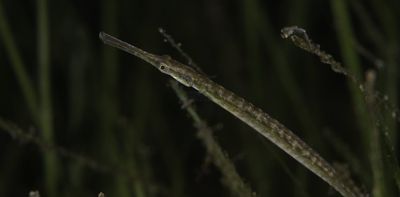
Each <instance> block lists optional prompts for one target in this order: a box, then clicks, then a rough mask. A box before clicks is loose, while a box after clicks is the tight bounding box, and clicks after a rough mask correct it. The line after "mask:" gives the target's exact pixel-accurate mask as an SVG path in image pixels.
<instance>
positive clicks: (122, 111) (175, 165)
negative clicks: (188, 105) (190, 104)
mask: <svg viewBox="0 0 400 197" xmlns="http://www.w3.org/2000/svg"><path fill="white" fill-rule="evenodd" d="M291 25H297V26H300V27H302V28H305V29H306V30H307V32H308V34H309V36H310V37H311V38H312V39H313V40H314V41H315V42H317V43H319V44H320V45H321V48H323V49H324V50H326V51H328V52H330V53H331V54H333V55H334V56H335V57H336V59H338V60H340V61H341V62H342V63H343V65H344V66H345V67H346V68H348V69H349V70H350V71H352V73H353V74H354V76H357V77H359V78H360V79H361V80H363V79H364V76H365V73H366V71H367V70H373V71H374V72H376V74H377V79H376V83H375V85H376V86H375V88H376V91H377V92H380V94H381V95H382V97H384V98H386V97H387V98H388V99H389V100H390V102H391V105H392V106H383V107H382V105H378V104H377V105H376V106H375V107H376V108H379V110H372V111H371V109H370V108H368V107H366V105H367V104H366V103H364V102H365V99H363V96H362V94H360V92H359V91H357V87H356V86H354V85H355V84H352V83H351V82H348V83H347V81H348V79H347V78H346V77H344V76H342V75H338V74H336V73H334V72H332V71H331V70H330V68H329V66H327V65H324V64H322V63H321V62H319V60H318V59H317V58H315V57H314V56H312V55H310V54H307V53H304V51H302V50H299V49H298V48H296V47H295V46H294V45H292V44H291V43H290V42H288V41H287V40H283V39H281V38H280V29H281V28H283V27H285V26H291ZM159 27H163V28H165V29H166V30H167V32H168V33H169V34H171V35H172V36H173V37H174V38H175V39H176V40H179V41H180V42H181V43H182V48H183V49H184V50H185V52H186V53H188V54H190V55H191V56H192V58H193V59H194V60H195V61H196V63H197V64H198V65H199V66H200V67H201V68H202V69H203V70H204V71H205V72H206V73H208V74H209V76H211V77H212V78H213V80H215V81H217V82H218V83H220V84H222V85H224V86H225V87H226V88H228V89H230V90H233V91H234V92H236V93H237V94H239V95H241V96H243V97H244V98H246V99H248V100H249V101H252V102H253V103H254V104H256V105H257V106H259V107H261V108H262V109H264V110H265V111H266V112H267V113H269V114H270V115H271V116H273V117H275V118H276V119H278V120H279V121H281V122H282V123H283V124H284V125H286V126H287V127H288V128H290V129H291V130H293V131H294V132H295V133H296V134H298V135H299V136H300V137H301V138H302V139H304V141H306V142H307V143H309V144H310V145H311V146H312V147H313V148H314V149H316V150H317V151H318V152H320V153H321V155H322V156H323V157H324V158H325V159H327V160H328V161H329V162H331V163H337V164H339V165H338V166H345V167H344V168H343V167H342V168H341V169H345V170H344V171H345V173H350V174H351V176H352V177H353V178H355V179H356V180H357V182H358V183H359V185H362V186H363V188H364V189H365V190H366V191H368V192H370V193H372V194H373V196H375V197H379V196H398V195H399V187H397V186H396V181H395V179H396V178H397V181H398V180H400V179H399V177H396V175H397V174H398V173H397V172H398V171H396V168H397V169H398V166H397V165H398V164H397V163H396V161H395V159H394V158H393V157H390V158H388V157H386V155H388V154H389V153H388V152H387V151H390V150H388V149H391V148H393V150H394V154H393V155H395V154H396V153H397V139H398V135H397V122H396V121H394V119H393V118H392V116H393V110H392V109H394V108H395V107H396V106H397V102H398V90H399V86H398V84H399V77H398V66H399V65H400V64H399V61H400V59H399V57H400V54H399V50H400V49H399V46H400V45H399V43H400V42H399V38H400V37H399V30H400V29H399V28H400V1H396V0H383V1H382V0H380V1H378V0H365V1H357V0H331V2H328V1H318V0H297V1H289V0H284V1H261V0H242V1H239V0H238V1H228V0H203V1H183V0H170V1H162V0H158V1H156V0H150V1H144V0H136V1H127V0H119V1H115V0H102V1H78V0H72V1H71V0H57V1H46V0H37V1H23V0H0V93H1V97H0V119H2V120H8V121H10V122H12V123H13V124H15V125H17V126H18V127H19V128H21V129H22V130H23V131H25V132H27V133H28V134H33V135H35V136H38V137H39V138H40V139H42V140H43V141H41V143H48V144H55V145H56V146H57V147H62V150H64V151H65V150H67V152H68V154H63V153H60V151H59V149H58V148H54V147H52V146H40V143H39V146H38V144H37V143H36V144H35V143H34V142H32V141H29V140H28V141H26V140H25V141H24V140H23V139H22V138H23V137H18V136H19V135H15V133H14V136H13V135H9V133H7V132H0V161H1V162H0V196H27V195H28V192H29V191H31V190H39V191H41V194H42V196H60V197H61V196H95V195H96V194H97V193H99V192H100V191H101V192H104V193H105V194H106V195H107V196H118V197H125V196H138V197H150V196H174V197H179V196H229V195H230V193H229V191H227V190H226V188H225V187H224V186H223V184H222V183H221V181H220V179H221V173H220V172H219V170H218V168H216V167H214V166H213V165H210V164H209V163H208V162H207V161H208V160H207V157H208V156H207V153H206V151H205V148H204V146H203V145H202V143H201V142H200V141H199V140H198V139H197V138H196V128H195V127H193V123H192V122H191V120H190V118H188V117H187V116H186V114H185V112H184V111H183V110H181V103H180V102H179V100H178V99H177V98H176V96H175V95H174V92H173V91H172V90H171V88H170V87H169V86H168V85H167V79H168V77H166V76H164V75H162V74H160V73H159V72H158V71H156V70H155V69H153V68H152V67H151V66H149V65H147V64H146V63H144V62H142V61H141V60H138V59H137V58H135V57H133V56H130V55H128V54H126V53H123V52H121V51H117V50H115V49H113V48H111V47H107V46H105V45H103V44H102V43H101V42H100V41H99V39H98V33H99V32H100V31H105V32H107V33H110V34H112V35H115V36H117V37H119V38H121V39H123V40H125V41H127V42H130V43H133V44H135V45H137V46H139V47H141V48H143V49H145V50H148V51H150V52H154V53H157V54H169V55H170V56H172V57H174V58H175V59H178V60H181V61H182V62H184V61H185V59H184V58H181V57H180V55H179V53H177V52H176V51H175V50H174V49H173V48H172V47H170V46H169V45H168V44H167V43H164V42H163V37H162V36H161V35H160V34H159V33H158V31H157V30H158V28H159ZM348 84H349V85H348ZM356 85H357V84H356ZM187 91H188V92H189V94H190V95H191V97H192V99H193V100H194V102H195V103H196V105H197V110H198V113H199V114H201V116H202V117H203V118H204V119H206V121H207V122H208V123H209V124H210V125H222V128H221V129H214V133H213V134H214V135H215V137H216V139H217V141H218V142H219V143H220V145H221V146H222V147H223V148H224V149H225V151H226V153H227V154H228V155H229V157H230V158H231V159H232V160H233V161H234V165H235V166H236V168H237V170H238V172H239V174H240V175H241V176H242V177H243V179H244V180H245V182H246V184H248V185H249V186H250V187H251V188H253V190H254V191H256V192H257V194H258V196H338V194H337V193H335V192H333V191H332V190H331V189H330V188H329V186H328V185H327V184H326V183H325V182H323V181H322V180H320V179H319V178H318V177H316V176H315V175H313V174H312V173H311V172H309V171H307V170H306V169H305V168H304V167H303V166H301V165H300V164H298V163H297V162H296V161H295V160H293V159H292V158H290V157H289V156H288V155H286V154H285V153H283V151H281V150H279V149H278V148H277V147H276V146H275V145H273V144H272V143H270V142H269V141H267V140H265V139H263V138H262V137H261V136H259V135H258V134H257V133H256V132H253V131H252V130H251V129H250V128H249V127H247V126H246V125H244V124H243V123H241V122H240V121H238V120H237V119H235V118H234V117H233V116H231V115H230V114H228V113H227V112H225V111H223V110H221V109H219V108H218V107H217V106H216V105H215V104H213V103H212V102H210V101H208V100H207V99H206V98H204V97H203V96H201V95H200V94H198V93H196V92H195V91H194V90H190V89H187ZM377 102H379V100H378V101H377ZM385 107H386V108H388V109H385ZM378 112H379V113H378ZM371 113H372V114H374V113H377V114H375V115H374V116H370V114H371ZM394 115H396V114H394ZM377 123H379V124H380V126H379V127H378V126H376V124H377ZM382 125H383V126H382ZM0 126H1V125H0ZM7 128H8V127H7ZM13 128H15V127H13ZM374 128H375V129H374ZM0 130H1V131H6V130H7V129H6V126H5V125H4V124H2V126H1V127H0ZM11 130H12V129H11ZM11 133H12V132H11ZM381 134H385V136H388V138H387V140H382V139H381V137H380V136H381ZM42 145H43V144H42ZM382 146H385V147H389V148H382ZM57 150H58V151H57ZM61 152H62V151H61ZM70 153H71V154H72V155H75V154H77V155H78V154H79V155H80V154H82V155H85V156H84V158H87V159H93V160H95V161H96V162H94V163H91V164H95V165H88V164H89V163H90V162H87V161H86V162H85V161H83V160H80V159H77V157H71V154H70ZM96 166H97V167H96ZM99 166H105V167H106V168H107V170H102V168H100V167H99Z"/></svg>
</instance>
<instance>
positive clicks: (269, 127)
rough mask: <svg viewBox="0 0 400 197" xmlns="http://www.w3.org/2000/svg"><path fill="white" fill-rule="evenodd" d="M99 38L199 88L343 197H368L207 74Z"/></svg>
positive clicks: (110, 38) (289, 133)
mask: <svg viewBox="0 0 400 197" xmlns="http://www.w3.org/2000/svg"><path fill="white" fill-rule="evenodd" d="M99 37H100V39H101V40H102V41H103V42H104V43H105V44H107V45H110V46H112V47H115V48H118V49H120V50H123V51H125V52H127V53H130V54H132V55H135V56H137V57H139V58H141V59H143V60H144V61H146V62H148V63H150V64H151V65H153V66H154V67H155V68H157V69H158V70H159V71H160V72H162V73H165V74H167V75H169V76H171V77H172V78H174V79H176V80H177V81H178V82H180V83H182V84H183V85H185V86H187V87H192V88H194V89H196V90H197V91H199V92H200V93H201V94H203V95H205V96H206V97H207V98H209V99H210V100H212V101H213V102H214V103H216V104H217V105H219V106H220V107H222V108H224V109H225V110H226V111H228V112H230V113H231V114H233V115H234V116H236V117H237V118H239V119H240V120H241V121H243V122H245V123H246V124H247V125H249V126H250V127H252V128H253V129H254V130H256V131H257V132H258V133H260V134H261V135H262V136H264V137H266V138H267V139H269V140H270V141H271V142H273V143H274V144H276V145H277V146H278V147H280V148H281V149H282V150H284V151H285V152H286V153H288V154H289V155H290V156H292V157H293V158H294V159H296V160H297V161H298V162H300V163H301V164H302V165H304V166H305V167H306V168H308V169H309V170H310V171H312V172H313V173H315V174H316V175H318V176H319V177H321V178H322V179H323V180H324V181H326V182H327V183H328V184H329V185H331V186H332V187H333V188H335V189H336V190H337V191H338V192H339V193H340V194H341V195H343V196H345V197H361V196H367V195H366V194H363V193H362V192H361V191H360V189H359V188H358V187H356V186H355V185H354V183H353V182H352V181H351V180H349V179H348V178H343V176H341V175H340V174H339V173H338V172H337V171H336V170H335V169H334V168H333V167H332V166H331V165H330V164H329V163H328V162H327V161H325V159H323V158H322V157H321V156H320V155H319V154H318V153H317V152H316V151H314V150H313V149H312V148H311V147H310V146H308V145H307V144H306V143H305V142H304V141H303V140H301V139H300V138H299V137H298V136H296V135H295V134H294V133H293V132H292V131H290V130H289V129H288V128H286V127H285V126H284V125H283V124H281V123H279V122H278V121H277V120H275V119H274V118H272V117H270V116H269V115H268V114H267V113H265V112H264V111H263V110H261V109H260V108H258V107H256V106H254V105H253V104H252V103H250V102H248V101H246V100H245V99H243V98H242V97H240V96H238V95H236V94H234V93H233V92H231V91H229V90H227V89H225V88H224V87H222V86H221V85H219V84H217V83H215V82H214V81H212V80H211V79H209V78H208V77H207V76H205V75H204V74H202V73H200V72H198V71H196V70H195V69H193V68H191V67H189V66H187V65H185V64H182V63H180V62H178V61H175V60H173V59H172V58H170V57H169V56H159V55H155V54H151V53H149V52H146V51H143V50H142V49H139V48H137V47H135V46H133V45H131V44H128V43H126V42H124V41H121V40H119V39H118V38H115V37H113V36H111V35H108V34H106V33H104V32H100V34H99Z"/></svg>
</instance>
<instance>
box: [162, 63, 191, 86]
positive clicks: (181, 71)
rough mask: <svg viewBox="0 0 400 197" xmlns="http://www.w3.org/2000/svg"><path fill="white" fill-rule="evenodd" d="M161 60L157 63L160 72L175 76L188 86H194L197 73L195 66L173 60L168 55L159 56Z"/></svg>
mask: <svg viewBox="0 0 400 197" xmlns="http://www.w3.org/2000/svg"><path fill="white" fill-rule="evenodd" d="M159 59H160V60H159V62H158V64H157V67H158V70H160V72H162V73H164V74H167V75H169V76H171V77H173V78H174V79H175V80H177V81H179V82H180V83H182V84H183V85H185V86H187V87H192V86H193V79H194V78H195V75H197V71H195V70H194V69H193V68H191V67H189V66H186V65H184V64H182V63H180V62H178V61H176V60H173V59H172V58H171V57H170V56H168V55H163V56H159Z"/></svg>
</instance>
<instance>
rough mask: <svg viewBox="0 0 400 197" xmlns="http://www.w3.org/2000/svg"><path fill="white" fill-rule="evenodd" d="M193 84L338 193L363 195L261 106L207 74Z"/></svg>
mask: <svg viewBox="0 0 400 197" xmlns="http://www.w3.org/2000/svg"><path fill="white" fill-rule="evenodd" d="M195 81H196V80H195ZM194 86H195V88H196V89H198V90H199V91H200V92H201V93H203V94H204V95H206V96H207V97H209V98H210V99H211V100H213V101H214V102H215V103H217V104H218V105H220V106H221V107H223V108H224V109H226V110H227V111H229V112H231V113H232V114H234V115H235V116H236V117H238V118H239V119H241V120H243V121H244V122H245V123H247V124H249V126H251V127H253V128H254V129H255V130H257V131H258V132H259V133H260V134H262V135H263V136H265V137H267V138H268V139H270V140H271V141H272V142H274V143H275V144H276V145H278V146H279V147H280V148H282V149H283V150H284V151H285V152H287V153H288V154H289V155H291V156H292V157H293V158H295V159H296V160H298V161H299V162H300V163H302V164H303V165H304V166H306V167H307V168H309V169H310V170H311V171H313V172H314V173H315V174H317V175H318V176H320V177H321V178H322V179H324V180H325V181H326V182H328V183H329V184H330V185H332V186H333V187H335V188H336V189H337V190H338V191H340V193H342V194H344V195H345V196H363V195H362V194H361V193H360V192H359V189H358V188H357V187H356V186H355V185H354V184H344V183H343V182H341V180H340V178H338V177H339V176H338V175H337V172H336V171H335V169H334V168H333V167H332V166H331V165H330V164H329V163H328V162H327V161H326V160H325V159H323V158H322V157H321V156H320V155H319V154H318V153H317V152H316V151H314V150H313V149H312V148H311V147H310V146H308V145H307V144H306V143H305V142H304V141H303V140H301V139H300V138H299V137H298V136H297V135H295V134H294V133H293V132H292V131H290V130H289V129H288V128H286V127H285V126H284V125H282V124H281V123H279V122H278V121H277V120H275V119H274V118H272V117H270V116H269V115H268V114H267V113H265V112H264V111H263V110H261V109H260V108H258V107H256V106H254V105H253V104H252V103H250V102H247V101H246V100H245V99H244V98H242V97H239V96H237V95H235V94H234V93H233V92H231V91H229V90H226V89H225V88H224V87H222V86H220V85H218V84H217V83H215V82H213V81H211V80H210V79H208V78H202V79H201V80H197V83H194Z"/></svg>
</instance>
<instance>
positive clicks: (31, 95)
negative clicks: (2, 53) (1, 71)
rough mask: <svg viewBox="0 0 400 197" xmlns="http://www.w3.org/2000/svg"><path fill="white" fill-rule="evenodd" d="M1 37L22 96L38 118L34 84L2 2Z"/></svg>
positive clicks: (0, 15) (0, 7)
mask: <svg viewBox="0 0 400 197" xmlns="http://www.w3.org/2000/svg"><path fill="white" fill-rule="evenodd" d="M0 36H1V39H2V41H3V45H4V47H5V49H6V52H7V53H8V56H9V58H10V61H11V66H12V69H13V70H14V73H15V75H16V77H17V81H18V83H19V86H20V87H21V90H22V94H23V96H24V99H25V102H26V104H27V105H28V109H29V112H30V113H31V115H32V117H33V118H35V117H37V112H38V110H37V109H38V106H37V100H36V99H37V97H36V94H35V90H34V87H33V86H32V82H31V80H30V79H29V76H28V73H27V72H26V70H25V68H26V66H25V64H24V62H23V60H22V58H21V55H20V52H19V51H18V49H17V46H16V43H15V40H14V37H13V35H12V33H11V31H10V27H9V25H8V22H7V19H6V16H5V12H4V9H3V5H2V2H1V1H0Z"/></svg>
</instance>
